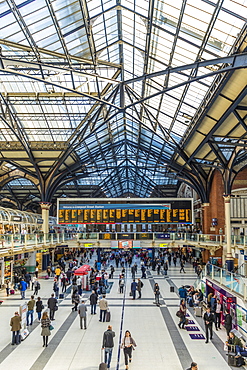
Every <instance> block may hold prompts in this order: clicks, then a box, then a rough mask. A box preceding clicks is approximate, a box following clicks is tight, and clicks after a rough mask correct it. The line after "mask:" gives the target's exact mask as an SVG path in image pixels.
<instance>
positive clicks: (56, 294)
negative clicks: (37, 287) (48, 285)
mask: <svg viewBox="0 0 247 370" xmlns="http://www.w3.org/2000/svg"><path fill="white" fill-rule="evenodd" d="M53 292H54V293H55V297H56V299H58V297H59V285H58V281H57V279H56V278H55V281H54V284H53Z"/></svg>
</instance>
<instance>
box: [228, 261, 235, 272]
mask: <svg viewBox="0 0 247 370" xmlns="http://www.w3.org/2000/svg"><path fill="white" fill-rule="evenodd" d="M233 267H234V264H233V259H231V260H229V259H226V269H227V271H230V272H232V271H233Z"/></svg>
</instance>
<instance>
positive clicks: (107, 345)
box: [102, 325, 115, 369]
mask: <svg viewBox="0 0 247 370" xmlns="http://www.w3.org/2000/svg"><path fill="white" fill-rule="evenodd" d="M114 337H115V332H114V331H113V330H112V326H111V325H108V329H107V330H106V331H105V332H104V335H103V344H102V350H105V363H106V364H107V368H108V369H110V364H111V358H112V351H113V347H114V340H113V338H114Z"/></svg>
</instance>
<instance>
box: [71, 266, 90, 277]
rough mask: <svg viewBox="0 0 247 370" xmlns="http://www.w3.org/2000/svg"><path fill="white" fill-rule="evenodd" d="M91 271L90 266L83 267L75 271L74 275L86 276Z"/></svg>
mask: <svg viewBox="0 0 247 370" xmlns="http://www.w3.org/2000/svg"><path fill="white" fill-rule="evenodd" d="M90 270H91V266H89V265H83V266H81V267H80V268H79V269H77V270H75V272H74V274H75V275H87V273H88V271H90Z"/></svg>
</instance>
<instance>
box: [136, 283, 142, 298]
mask: <svg viewBox="0 0 247 370" xmlns="http://www.w3.org/2000/svg"><path fill="white" fill-rule="evenodd" d="M142 288H143V282H142V281H141V279H137V291H138V293H139V295H138V297H137V299H140V298H141V297H142Z"/></svg>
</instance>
